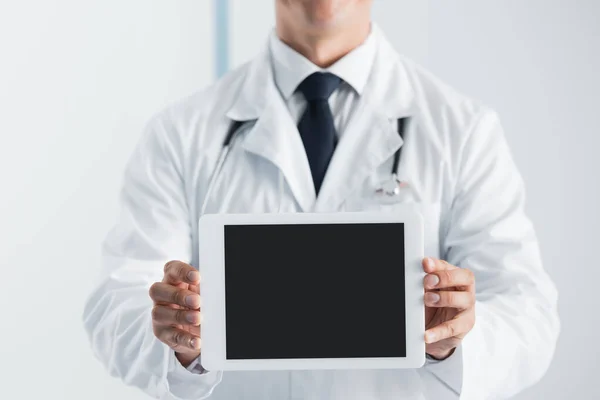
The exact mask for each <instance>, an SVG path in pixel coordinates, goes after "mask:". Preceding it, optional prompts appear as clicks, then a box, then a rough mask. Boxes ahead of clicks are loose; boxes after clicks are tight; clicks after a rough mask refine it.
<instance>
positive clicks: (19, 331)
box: [0, 0, 214, 400]
mask: <svg viewBox="0 0 600 400" xmlns="http://www.w3.org/2000/svg"><path fill="white" fill-rule="evenodd" d="M212 31H213V22H212V10H211V4H210V2H208V1H195V0H185V1H182V0H179V1H172V2H170V1H160V0H127V1H116V0H105V1H92V2H88V1H76V0H53V1H41V0H38V1H27V2H19V1H10V2H9V1H1V2H0V58H1V62H0V110H1V111H0V135H1V136H0V137H1V139H0V182H1V184H2V186H1V187H2V189H1V190H2V196H1V197H0V220H1V221H2V223H1V224H0V259H1V260H2V272H3V277H2V281H3V282H4V283H3V284H2V289H0V304H1V307H2V313H1V314H0V315H1V317H0V318H1V319H0V338H1V339H0V382H1V384H0V399H3V400H4V399H6V400H20V399H26V400H34V399H35V400H38V399H39V400H44V399H52V400H54V399H56V400H79V399H86V400H106V399H114V400H125V399H127V400H135V399H146V398H147V397H146V396H145V395H143V394H142V393H141V392H138V391H137V390H134V389H131V388H127V387H125V386H124V385H123V384H122V383H120V382H119V381H117V380H115V379H112V378H111V377H110V376H108V375H107V373H106V372H105V371H104V369H103V368H102V367H101V365H100V364H99V363H98V362H96V360H95V359H94V358H93V355H92V352H91V350H90V349H89V345H88V342H87V338H86V336H85V334H84V331H83V329H82V323H81V313H82V310H83V302H84V300H85V297H86V296H87V295H88V294H89V292H90V291H91V288H92V285H93V284H94V279H95V277H96V276H97V274H98V271H99V259H98V256H99V248H100V247H99V246H100V242H101V240H102V239H103V237H104V235H105V234H106V232H107V231H108V229H109V228H110V226H111V224H112V223H113V221H114V220H115V218H116V212H117V194H118V190H119V187H120V184H121V175H122V172H123V168H124V164H125V162H126V160H127V158H128V157H129V155H130V153H131V151H132V149H133V146H134V144H135V142H136V141H137V139H138V137H139V135H140V133H141V130H142V127H143V125H144V124H145V123H146V121H147V120H148V119H149V118H150V116H151V115H152V114H154V113H155V112H156V111H157V110H159V109H161V108H163V107H164V106H165V105H166V104H167V103H169V102H171V101H174V100H176V99H178V98H181V97H183V96H186V95H187V94H189V93H190V92H191V91H193V90H196V89H198V88H201V87H202V86H205V85H207V84H209V83H210V82H211V81H212V79H213V59H214V57H213V48H212V40H211V38H212Z"/></svg>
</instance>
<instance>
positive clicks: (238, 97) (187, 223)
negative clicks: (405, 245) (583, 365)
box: [84, 0, 559, 400]
mask: <svg viewBox="0 0 600 400" xmlns="http://www.w3.org/2000/svg"><path fill="white" fill-rule="evenodd" d="M371 2H372V1H371V0H276V1H275V6H276V16H277V24H276V29H275V30H274V32H273V33H272V34H271V36H270V37H269V39H268V42H267V43H266V45H265V47H264V49H263V51H262V52H261V53H260V54H259V55H258V56H257V57H256V58H255V59H254V60H253V61H251V62H250V63H248V64H246V65H243V66H241V67H240V68H238V69H237V70H235V71H233V72H231V73H229V74H228V75H226V76H225V77H224V78H222V79H221V80H219V81H218V82H217V83H215V84H214V85H212V86H210V87H208V88H206V89H204V90H202V91H200V92H198V93H196V94H193V95H192V96H190V97H188V98H186V99H184V100H182V101H180V102H178V103H176V104H173V105H172V106H170V107H169V108H168V109H166V110H164V111H163V112H161V113H159V114H158V115H156V116H155V117H154V118H153V119H152V121H151V122H150V123H149V124H148V126H147V129H146V131H145V133H144V135H143V137H142V139H141V141H140V143H139V145H138V147H137V149H136V150H135V152H134V154H133V156H132V157H131V159H130V161H129V163H128V166H127V169H126V173H125V178H124V179H125V180H124V185H123V189H122V195H121V205H122V209H121V211H122V212H121V214H120V217H119V220H118V222H117V224H116V226H115V227H114V229H113V230H112V231H111V232H110V233H109V235H108V237H107V238H106V241H105V242H104V246H103V257H104V272H105V274H104V276H103V279H102V280H101V282H100V283H99V285H98V287H97V289H96V290H95V291H94V292H93V294H92V295H91V297H90V299H89V300H88V302H87V305H86V307H85V313H84V323H85V328H86V330H87V332H88V333H89V338H90V340H91V344H92V347H93V349H94V352H95V354H96V356H97V357H98V358H99V359H100V360H101V361H102V363H103V364H104V365H105V366H106V368H107V369H108V371H109V372H110V374H111V375H113V376H117V377H120V378H121V379H122V380H123V381H124V382H125V383H126V384H128V385H133V386H137V387H139V388H140V389H142V390H144V391H145V392H147V393H148V394H150V395H151V396H153V397H155V398H161V399H190V400H191V399H194V400H196V399H207V398H210V399H214V400H224V399H229V400H234V399H235V400H240V399H260V400H284V399H314V400H317V399H319V400H321V399H323V400H325V399H340V400H341V399H343V400H351V399H357V400H358V399H360V400H371V399H372V400H376V399H377V400H383V399H386V400H387V399H450V398H459V397H460V398H461V399H475V400H482V399H488V398H494V399H495V398H506V397H510V396H512V395H514V394H516V393H518V392H520V391H521V390H523V389H524V388H526V387H528V386H530V385H532V384H534V383H535V382H536V381H538V380H539V379H540V378H541V377H542V375H543V374H544V372H545V371H546V369H547V368H548V365H549V364H550V361H551V359H552V355H553V352H554V348H555V343H556V339H557V335H558V332H559V321H558V317H557V311H556V301H557V293H556V290H555V287H554V285H553V283H552V282H551V281H550V279H549V278H548V276H547V275H546V273H545V272H544V270H543V268H542V264H541V261H540V254H539V251H538V244H537V241H536V235H535V233H534V230H533V227H532V225H531V223H530V221H529V219H528V218H527V216H526V215H525V213H524V200H525V196H524V189H523V182H522V180H521V177H520V175H519V173H518V171H517V169H516V167H515V164H514V162H513V160H512V158H511V155H510V152H509V149H508V147H507V143H506V140H505V138H504V135H503V132H502V128H501V125H500V123H499V121H498V116H497V115H496V114H495V113H494V112H493V111H492V110H490V109H489V108H487V107H485V106H483V105H481V104H479V103H478V102H476V101H473V100H471V99H469V98H467V97H464V96H463V95H461V94H460V93H458V92H456V91H454V90H453V89H451V88H450V87H448V86H446V85H445V84H443V83H442V82H440V81H439V80H438V79H436V78H435V77H433V76H432V75H431V74H429V73H428V72H426V71H424V70H423V69H422V68H420V67H419V66H417V65H415V64H414V63H413V62H411V61H410V60H407V59H405V58H404V57H402V56H400V55H398V54H397V53H396V51H395V50H394V49H393V48H392V46H391V45H390V43H388V41H387V40H386V38H385V36H384V34H383V33H382V32H381V31H380V30H379V29H378V28H377V26H376V25H374V24H373V23H372V22H371V13H370V11H371ZM402 118H406V119H405V121H409V122H408V123H407V125H406V129H405V130H404V132H403V135H402V137H401V136H400V135H399V132H398V124H397V121H398V119H402ZM236 121H239V122H238V123H236ZM232 129H233V130H232ZM229 132H232V133H233V136H232V139H231V141H228V140H226V137H227V136H228V133H229ZM226 142H228V143H227V145H226V146H225V147H224V143H226ZM224 150H225V151H224ZM399 150H401V155H402V156H401V158H400V159H399V163H396V162H395V161H394V160H395V158H396V155H397V154H399ZM224 155H226V157H223V156H224ZM392 177H393V178H392ZM390 179H392V182H394V183H397V184H398V190H397V191H396V193H395V194H393V193H392V194H389V195H388V194H385V193H384V194H383V195H382V193H381V190H378V189H381V188H382V185H384V183H385V182H390ZM404 203H414V204H415V205H416V206H418V207H420V208H421V210H422V212H423V215H424V216H425V223H426V249H425V250H426V252H427V254H428V256H429V257H428V258H426V259H425V260H423V268H424V271H425V272H426V276H425V278H424V283H423V284H424V287H425V290H426V294H425V305H426V307H425V310H424V311H425V313H426V323H427V327H426V328H427V330H426V333H425V338H426V343H427V346H426V350H427V363H426V365H425V366H424V367H423V368H420V369H417V370H364V371H269V372H260V371H252V372H222V371H206V370H204V369H203V368H202V360H201V349H202V341H201V338H200V337H199V331H200V329H199V325H200V317H201V296H202V294H201V293H199V290H198V284H199V280H200V278H201V274H202V266H201V265H198V262H197V260H198V246H197V221H198V218H199V217H200V215H201V213H202V212H207V213H217V212H220V213H223V212H228V213H262V212H311V211H312V212H331V211H340V212H343V211H358V210H379V211H381V212H388V213H393V212H394V208H395V207H397V206H398V205H399V204H404ZM281 267H282V268H285V265H282V266H281ZM366 268H368V266H366ZM198 270H199V271H198ZM398 285H402V283H401V282H399V283H398ZM306 295H307V296H310V293H307V294H306ZM348 306H349V307H352V304H348ZM300 322H301V321H300ZM357 322H360V315H357Z"/></svg>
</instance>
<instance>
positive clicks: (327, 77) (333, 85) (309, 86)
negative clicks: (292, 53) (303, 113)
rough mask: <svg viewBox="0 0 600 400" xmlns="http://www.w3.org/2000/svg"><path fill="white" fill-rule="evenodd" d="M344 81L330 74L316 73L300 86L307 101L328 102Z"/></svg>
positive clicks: (299, 88)
mask: <svg viewBox="0 0 600 400" xmlns="http://www.w3.org/2000/svg"><path fill="white" fill-rule="evenodd" d="M341 82H342V80H341V79H340V78H338V77H337V76H335V75H333V74H330V73H329V72H315V73H314V74H312V75H309V76H308V77H307V78H306V79H304V80H303V81H302V83H300V85H298V90H300V91H301V92H302V94H303V95H304V97H305V98H306V100H307V101H314V100H327V99H329V96H331V93H333V91H334V90H335V89H337V87H338V86H339V85H340V83H341Z"/></svg>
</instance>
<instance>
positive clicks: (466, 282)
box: [423, 257, 475, 360]
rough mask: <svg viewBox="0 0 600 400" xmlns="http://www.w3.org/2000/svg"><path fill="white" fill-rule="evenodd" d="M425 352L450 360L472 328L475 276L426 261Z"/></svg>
mask: <svg viewBox="0 0 600 400" xmlns="http://www.w3.org/2000/svg"><path fill="white" fill-rule="evenodd" d="M423 269H424V270H425V272H426V273H427V275H426V276H425V279H424V280H423V284H424V286H425V329H426V331H425V343H426V352H427V354H429V355H430V356H432V357H433V358H436V359H439V360H442V359H445V358H447V357H449V356H450V355H451V354H452V353H453V352H454V349H456V347H457V346H458V345H459V344H460V342H461V341H462V339H463V338H464V337H465V336H466V334H467V333H469V332H470V331H471V329H473V326H474V325H475V276H474V275H473V272H471V271H470V270H468V269H464V268H458V267H455V266H454V265H451V264H449V263H447V262H446V261H443V260H437V259H434V258H429V257H427V258H425V259H424V260H423Z"/></svg>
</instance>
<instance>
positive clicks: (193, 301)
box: [185, 294, 198, 308]
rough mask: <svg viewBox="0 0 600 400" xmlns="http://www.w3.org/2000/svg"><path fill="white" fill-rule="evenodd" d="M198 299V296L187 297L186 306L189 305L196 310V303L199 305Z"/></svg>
mask: <svg viewBox="0 0 600 400" xmlns="http://www.w3.org/2000/svg"><path fill="white" fill-rule="evenodd" d="M197 297H198V296H196V295H193V294H190V295H189V296H187V297H186V298H185V304H187V305H188V306H190V307H192V308H196V303H197V301H196V298H197Z"/></svg>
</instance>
